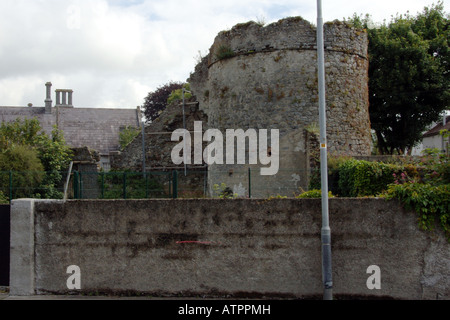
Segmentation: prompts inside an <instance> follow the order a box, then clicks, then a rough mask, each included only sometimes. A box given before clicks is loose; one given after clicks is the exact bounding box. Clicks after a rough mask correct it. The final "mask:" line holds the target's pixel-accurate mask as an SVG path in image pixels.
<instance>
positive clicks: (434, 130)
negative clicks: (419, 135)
mask: <svg viewBox="0 0 450 320" xmlns="http://www.w3.org/2000/svg"><path fill="white" fill-rule="evenodd" d="M446 129H447V130H450V116H447V117H446V118H445V126H444V124H443V123H442V122H441V123H439V124H437V125H436V126H434V127H433V128H432V129H431V130H430V131H428V132H426V133H425V134H424V135H423V137H424V138H427V137H433V136H436V135H439V134H440V132H441V131H442V130H446Z"/></svg>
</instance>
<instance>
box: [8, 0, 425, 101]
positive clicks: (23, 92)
mask: <svg viewBox="0 0 450 320" xmlns="http://www.w3.org/2000/svg"><path fill="white" fill-rule="evenodd" d="M433 2H434V1H433V0H429V1H428V0H408V1H387V0H380V1H372V0H371V1H369V0H361V1H350V0H333V1H331V0H324V1H323V4H324V18H325V20H327V21H329V20H334V19H342V18H344V17H349V16H352V15H353V13H354V12H357V13H361V14H365V13H371V14H372V15H373V17H374V20H375V21H382V20H383V19H384V18H386V19H389V18H390V16H391V15H395V14H396V13H397V12H400V13H404V12H406V11H407V10H408V9H409V10H410V11H411V13H412V14H415V13H417V11H421V10H422V9H423V7H424V6H426V5H431V4H432V3H433ZM0 13H1V19H0V61H1V62H2V63H1V64H0V86H1V87H0V105H26V104H27V103H29V102H32V103H33V104H34V105H43V104H44V99H45V83H46V82H47V81H52V83H53V84H54V88H53V89H56V88H70V89H73V90H74V91H75V93H74V104H75V106H78V107H131V108H135V107H136V106H137V105H140V104H142V102H143V99H144V97H145V96H146V94H147V93H148V92H149V91H151V90H154V89H156V87H158V86H160V85H162V84H164V83H167V82H168V81H171V80H173V81H184V80H186V79H187V78H188V77H189V73H190V72H192V71H193V70H194V67H195V64H196V61H195V57H196V56H197V55H198V52H199V51H200V52H202V53H203V54H204V53H205V52H206V51H207V50H208V49H209V48H210V46H211V45H212V43H213V41H214V37H215V36H216V35H217V33H218V32H219V31H221V30H226V29H229V28H231V27H233V26H234V25H235V24H237V23H241V22H247V21H249V20H257V19H264V20H265V21H266V22H268V23H270V22H273V21H276V20H278V19H281V18H284V17H287V16H296V15H301V16H303V17H304V18H305V19H307V20H309V21H311V22H313V23H315V19H316V2H315V1H311V0H295V1H294V0H280V1H276V2H275V1H271V0H262V1H261V0H260V1H256V0H228V1H207V0H184V1H180V0H64V1H61V0H2V1H0Z"/></svg>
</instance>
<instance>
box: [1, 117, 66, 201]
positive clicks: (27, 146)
mask: <svg viewBox="0 0 450 320" xmlns="http://www.w3.org/2000/svg"><path fill="white" fill-rule="evenodd" d="M0 154H1V155H3V158H2V164H1V167H0V171H15V172H20V174H21V175H24V174H25V172H33V173H34V174H35V175H36V177H35V176H33V177H32V178H30V180H29V183H28V185H27V179H24V180H23V181H22V180H21V181H18V180H17V181H13V183H14V185H15V187H16V188H19V189H25V187H26V189H27V190H28V191H27V196H30V193H29V190H30V188H34V189H36V190H37V191H36V193H35V196H36V197H40V198H61V197H62V193H61V192H59V191H57V185H58V183H59V182H60V181H61V179H62V177H63V173H62V171H63V170H65V169H66V168H67V166H68V164H69V162H70V160H71V156H72V152H71V149H70V148H69V147H68V146H67V144H66V141H65V139H64V136H63V134H62V132H61V131H60V130H58V129H57V128H56V127H55V128H54V129H53V131H52V134H51V137H49V136H48V135H47V134H46V133H45V132H43V131H42V128H41V126H40V123H39V121H38V120H37V119H24V120H22V119H17V120H16V121H14V122H9V123H5V122H3V123H2V124H1V125H0ZM36 163H39V166H38V165H36ZM44 172H45V174H44ZM15 176H19V174H15ZM34 182H39V186H36V185H35V183H34ZM2 185H3V182H2ZM8 185H9V183H8Z"/></svg>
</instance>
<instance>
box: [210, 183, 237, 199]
mask: <svg viewBox="0 0 450 320" xmlns="http://www.w3.org/2000/svg"><path fill="white" fill-rule="evenodd" d="M213 191H214V195H215V197H217V198H219V199H235V198H237V197H238V195H237V194H236V193H233V190H231V189H230V188H229V187H227V185H226V184H225V183H222V184H220V185H219V184H215V185H214V186H213Z"/></svg>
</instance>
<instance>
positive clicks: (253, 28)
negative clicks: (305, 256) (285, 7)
mask: <svg viewBox="0 0 450 320" xmlns="http://www.w3.org/2000/svg"><path fill="white" fill-rule="evenodd" d="M324 32H325V60H326V61H325V68H326V86H327V88H326V96H327V122H328V126H327V127H328V128H327V139H328V144H329V152H330V153H331V154H334V155H369V154H370V151H371V131H370V118H369V96H368V67H369V61H368V37H367V34H366V32H365V31H362V30H357V29H354V28H352V27H350V26H348V25H347V24H345V23H342V22H338V21H335V22H332V23H326V24H325V26H324ZM316 43H317V42H316V28H315V27H313V26H312V25H311V24H310V23H309V22H308V21H306V20H304V19H302V18H300V17H295V18H287V19H283V20H280V21H278V22H276V23H273V24H270V25H268V26H266V27H263V26H261V25H259V24H257V23H255V22H249V23H245V24H238V25H236V26H235V27H233V28H232V29H231V30H229V31H224V32H221V33H219V34H218V36H217V37H216V39H215V41H214V44H213V45H212V47H211V48H210V52H209V54H208V56H206V57H205V58H203V60H202V61H201V63H199V64H198V65H197V67H196V69H195V72H194V73H193V74H192V75H191V77H190V79H188V81H189V83H190V84H191V90H192V91H193V93H194V94H195V95H196V97H197V99H198V100H199V103H200V109H201V110H203V111H204V112H205V113H206V114H207V115H208V127H209V128H216V129H219V130H222V131H223V132H225V130H226V129H243V130H247V129H250V128H251V129H268V130H270V129H279V130H280V170H279V173H278V174H277V175H276V176H273V177H260V176H259V175H258V174H257V173H256V172H259V170H254V172H255V174H252V176H251V178H252V179H253V181H252V183H251V185H253V186H254V187H251V185H250V184H248V186H249V187H251V188H252V189H253V190H252V192H251V193H252V195H253V196H266V195H268V194H272V195H273V194H280V195H286V196H292V193H293V192H295V191H298V188H303V189H304V190H306V188H307V181H308V175H309V174H310V172H309V169H310V160H309V158H310V156H311V154H310V153H311V152H314V147H312V146H311V141H312V139H311V135H313V134H314V131H316V130H317V128H318V122H319V111H318V110H319V108H318V76H317V47H316ZM257 167H261V166H256V167H255V166H250V165H247V166H242V165H240V166H236V165H234V166H229V165H226V166H216V165H213V166H210V168H209V186H210V188H211V186H213V185H214V184H221V183H225V184H226V185H227V186H228V187H230V188H233V189H234V190H235V192H237V193H239V194H240V195H242V196H245V195H246V193H247V194H248V192H249V190H248V188H247V180H248V178H247V175H248V173H247V172H248V168H257Z"/></svg>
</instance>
